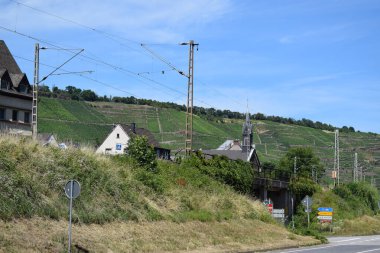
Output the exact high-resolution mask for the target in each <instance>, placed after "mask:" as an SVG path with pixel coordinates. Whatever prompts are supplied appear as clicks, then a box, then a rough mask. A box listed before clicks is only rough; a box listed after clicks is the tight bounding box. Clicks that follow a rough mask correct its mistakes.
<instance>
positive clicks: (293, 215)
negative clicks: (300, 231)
mask: <svg viewBox="0 0 380 253" xmlns="http://www.w3.org/2000/svg"><path fill="white" fill-rule="evenodd" d="M292 223H293V230H294V200H293V196H292Z"/></svg>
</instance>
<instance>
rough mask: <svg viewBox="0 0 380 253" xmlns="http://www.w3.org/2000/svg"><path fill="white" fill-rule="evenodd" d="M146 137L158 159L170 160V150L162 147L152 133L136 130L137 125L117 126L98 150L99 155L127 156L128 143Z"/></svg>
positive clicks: (140, 129) (142, 129)
mask: <svg viewBox="0 0 380 253" xmlns="http://www.w3.org/2000/svg"><path fill="white" fill-rule="evenodd" d="M136 135H138V136H145V137H147V138H148V144H149V145H151V146H152V147H153V148H154V151H155V152H156V156H157V158H158V159H163V160H170V149H166V148H162V147H160V144H159V143H158V142H157V141H156V140H155V139H154V136H153V134H152V133H151V132H149V131H148V130H147V129H144V128H136V125H135V123H132V124H131V125H119V124H117V125H115V126H114V128H113V129H112V131H111V133H110V134H109V135H108V136H107V138H106V139H105V140H104V142H103V143H102V144H101V145H100V146H99V148H98V149H97V150H96V153H98V154H109V155H119V154H125V153H126V152H127V149H128V142H129V140H130V139H131V138H132V137H133V136H136Z"/></svg>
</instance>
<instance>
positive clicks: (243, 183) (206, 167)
mask: <svg viewBox="0 0 380 253" xmlns="http://www.w3.org/2000/svg"><path fill="white" fill-rule="evenodd" d="M190 159H191V164H193V165H195V166H196V167H197V168H198V169H199V170H200V171H201V172H202V173H204V174H206V175H208V176H211V177H212V178H214V179H216V180H218V181H219V182H222V183H224V184H227V185H229V186H231V187H232V188H234V189H235V190H236V191H238V192H240V193H243V194H249V193H251V191H252V184H253V169H252V167H251V165H250V164H249V163H247V162H244V161H242V160H237V161H232V160H229V159H228V158H227V157H225V156H215V157H213V158H212V159H209V160H205V159H203V158H202V157H200V158H198V159H197V158H195V157H194V156H193V157H191V158H190Z"/></svg>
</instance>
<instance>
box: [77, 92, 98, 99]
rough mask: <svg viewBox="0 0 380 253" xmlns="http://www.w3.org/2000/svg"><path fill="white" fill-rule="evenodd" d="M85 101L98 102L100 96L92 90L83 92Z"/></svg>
mask: <svg viewBox="0 0 380 253" xmlns="http://www.w3.org/2000/svg"><path fill="white" fill-rule="evenodd" d="M80 96H81V97H82V99H84V100H85V101H96V100H97V98H98V96H97V95H96V94H95V92H93V91H92V90H83V91H82V92H81V94H80Z"/></svg>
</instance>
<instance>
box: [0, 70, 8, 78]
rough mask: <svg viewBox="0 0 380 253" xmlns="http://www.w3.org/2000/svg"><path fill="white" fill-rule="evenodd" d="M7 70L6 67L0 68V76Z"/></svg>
mask: <svg viewBox="0 0 380 253" xmlns="http://www.w3.org/2000/svg"><path fill="white" fill-rule="evenodd" d="M5 72H7V70H6V69H2V68H0V77H2V76H3V75H4V73H5Z"/></svg>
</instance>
